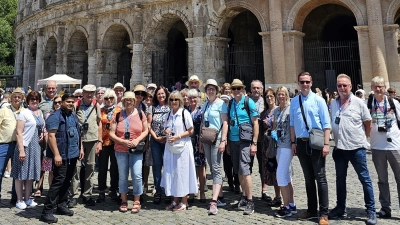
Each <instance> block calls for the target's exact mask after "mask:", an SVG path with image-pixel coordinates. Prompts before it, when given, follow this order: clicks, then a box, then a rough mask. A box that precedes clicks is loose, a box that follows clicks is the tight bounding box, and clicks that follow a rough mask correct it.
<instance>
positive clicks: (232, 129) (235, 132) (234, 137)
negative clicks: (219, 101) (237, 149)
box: [228, 95, 258, 141]
mask: <svg viewBox="0 0 400 225" xmlns="http://www.w3.org/2000/svg"><path fill="white" fill-rule="evenodd" d="M245 98H246V96H245V95H242V99H240V101H239V102H238V103H237V102H236V100H235V99H233V102H232V105H231V108H230V110H229V112H228V113H229V116H230V120H231V121H232V120H234V121H235V125H234V126H231V122H230V121H228V123H229V140H230V141H240V138H239V126H238V125H239V124H242V123H250V124H251V125H253V123H252V122H251V118H250V117H249V115H248V114H247V111H246V108H245V106H244V99H245ZM235 109H236V111H235ZM249 110H250V116H251V117H258V111H257V107H256V104H255V103H254V101H253V100H252V99H251V98H249ZM236 113H237V118H236ZM238 119H239V121H238Z"/></svg>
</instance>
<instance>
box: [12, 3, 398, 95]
mask: <svg viewBox="0 0 400 225" xmlns="http://www.w3.org/2000/svg"><path fill="white" fill-rule="evenodd" d="M399 7H400V0H380V1H376V0H108V1H104V0H20V1H19V5H18V18H17V24H16V26H15V35H16V38H17V48H16V49H17V52H16V60H15V74H16V75H22V76H23V86H25V87H26V86H28V85H31V86H36V85H35V84H36V83H37V80H38V79H42V78H46V77H49V76H51V75H53V74H55V73H66V74H68V75H70V76H72V77H75V78H81V79H83V83H84V84H85V83H92V84H95V85H98V86H111V85H113V84H114V83H115V82H117V81H120V82H123V83H124V85H125V86H127V87H128V88H129V87H130V88H132V87H133V85H135V84H137V83H147V82H151V81H153V82H156V83H165V84H168V83H173V82H176V81H178V80H181V81H184V80H186V79H187V76H188V75H191V74H197V75H198V76H199V77H200V78H202V79H203V80H205V79H207V78H216V79H217V81H218V82H219V83H222V82H224V81H225V80H227V81H229V82H230V81H231V80H229V79H230V78H232V77H234V76H235V75H236V73H240V74H241V76H242V77H241V78H242V79H245V80H246V79H250V77H251V76H247V75H246V73H249V74H251V73H253V72H252V71H253V70H254V71H255V72H254V74H260V73H261V74H262V76H261V79H263V80H264V81H265V82H266V84H267V85H268V86H272V87H276V86H278V85H286V86H289V87H291V88H296V87H297V85H296V80H297V74H298V73H299V72H301V71H304V70H305V69H308V68H310V69H311V70H312V69H313V68H314V67H315V68H317V66H314V65H316V64H315V63H314V64H310V63H309V61H307V60H306V59H305V54H306V52H305V50H306V49H305V48H304V46H305V43H306V42H308V41H332V40H330V36H332V35H337V34H338V33H339V34H340V28H341V27H343V26H344V25H343V24H345V25H346V23H348V22H346V21H345V19H342V20H343V21H345V22H343V21H342V22H340V20H337V21H336V22H335V23H334V24H333V25H332V23H331V21H333V20H335V19H337V18H339V17H340V18H352V19H354V24H353V25H354V26H353V25H351V27H354V29H355V32H354V30H352V31H349V32H347V31H346V32H343V35H344V36H345V35H347V34H346V33H352V32H354V35H353V36H355V40H356V41H357V43H358V46H357V48H359V52H358V51H357V55H359V56H357V59H356V61H357V60H358V61H359V62H358V64H359V65H360V68H359V69H357V68H355V69H354V70H353V71H356V72H355V73H359V75H357V76H354V77H355V81H353V82H354V83H360V82H362V83H363V84H364V85H365V89H366V90H369V83H370V80H371V78H372V77H373V76H376V75H381V76H383V77H385V78H386V80H387V81H388V82H390V85H392V86H397V88H400V76H399V70H400V68H399V56H398V50H397V48H398V39H399V38H398V31H397V30H398V25H397V24H396V22H398V21H397V20H398V19H399ZM340 18H339V19H340ZM338 21H339V22H338ZM257 22H258V23H257ZM341 24H342V25H343V26H342V25H341ZM327 26H333V27H334V28H335V29H336V28H337V29H338V32H336V34H335V33H332V32H331V33H329V31H326V30H324V27H327ZM346 26H348V25H346ZM343 35H341V36H343ZM349 35H350V34H349ZM341 36H338V37H335V38H334V40H333V41H337V40H347V39H346V38H347V37H341ZM352 38H353V39H354V37H352ZM352 38H350V39H352ZM242 45H246V46H260V47H259V48H260V52H262V54H261V55H256V54H255V58H254V59H249V57H248V54H247V53H245V51H243V54H242V56H243V55H244V56H245V58H246V59H243V57H242V58H240V55H241V53H239V54H236V55H235V56H234V57H232V58H227V57H229V54H227V51H228V48H231V50H229V51H228V52H230V53H235V52H234V51H236V53H238V50H234V48H233V47H236V46H242ZM236 49H239V48H238V47H237V48H236ZM242 49H244V48H242ZM255 52H257V51H255ZM246 54H247V55H246ZM307 54H309V53H307ZM311 56H312V54H311ZM239 58H240V59H239ZM231 59H232V60H233V61H234V62H231V61H232V60H231ZM352 60H353V59H352ZM254 61H260V63H258V67H257V66H253V64H252V63H254ZM326 62H328V63H329V62H330V63H331V64H332V65H333V63H335V62H333V61H332V60H330V61H329V60H327V61H326ZM326 62H325V63H326ZM249 65H250V67H243V71H241V72H237V70H238V68H241V66H249ZM349 65H350V64H348V65H347V64H346V65H344V67H349ZM354 65H356V64H354ZM230 68H234V69H230ZM321 68H322V69H321V71H328V70H329V69H327V67H326V66H325V67H323V66H322V67H321ZM338 68H340V67H338ZM228 70H229V71H230V72H229V73H231V76H230V77H229V76H227V74H228V73H227V71H228ZM240 70H242V69H240ZM330 70H331V71H333V72H334V73H340V72H343V71H345V70H343V71H342V69H332V68H330ZM257 71H258V72H257ZM260 71H261V72H260ZM310 72H311V73H313V72H312V71H310ZM328 72H329V71H328ZM328 72H325V74H324V73H321V74H315V76H316V78H315V79H316V80H315V82H314V86H319V87H325V86H327V83H328V80H327V78H326V77H325V75H326V74H327V73H328ZM160 74H161V75H160ZM165 74H167V75H165ZM336 75H337V74H336ZM252 78H254V77H252ZM357 79H359V80H357ZM358 81H360V82H358ZM245 82H246V83H249V81H248V80H246V81H245Z"/></svg>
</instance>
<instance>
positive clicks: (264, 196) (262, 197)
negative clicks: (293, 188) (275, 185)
mask: <svg viewBox="0 0 400 225" xmlns="http://www.w3.org/2000/svg"><path fill="white" fill-rule="evenodd" d="M261 199H262V200H264V201H266V202H271V201H272V198H271V196H269V195H268V194H267V193H266V192H263V193H262V194H261Z"/></svg>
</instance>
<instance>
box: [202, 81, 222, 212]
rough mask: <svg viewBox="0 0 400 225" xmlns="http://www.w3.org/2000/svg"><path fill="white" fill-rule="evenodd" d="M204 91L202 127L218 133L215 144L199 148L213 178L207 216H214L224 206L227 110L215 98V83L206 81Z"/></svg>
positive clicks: (216, 88) (220, 101)
mask: <svg viewBox="0 0 400 225" xmlns="http://www.w3.org/2000/svg"><path fill="white" fill-rule="evenodd" d="M204 89H205V90H206V93H207V96H208V102H206V103H205V106H204V107H203V123H202V127H209V128H213V129H215V130H217V131H218V133H217V136H216V142H215V143H212V144H209V143H200V146H203V149H204V153H205V155H206V157H207V162H208V164H209V165H210V170H211V175H212V178H213V188H212V190H213V193H212V200H211V202H210V208H209V211H208V214H210V215H216V214H217V213H218V209H217V207H218V206H225V205H226V202H225V200H224V197H223V194H222V159H223V152H224V151H225V146H226V144H227V133H228V108H227V106H226V104H225V102H224V101H223V100H221V99H220V98H218V97H217V93H218V89H219V86H218V84H217V81H215V80H214V79H208V80H207V82H206V84H205V87H204Z"/></svg>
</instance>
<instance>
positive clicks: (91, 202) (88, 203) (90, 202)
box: [83, 197, 96, 206]
mask: <svg viewBox="0 0 400 225" xmlns="http://www.w3.org/2000/svg"><path fill="white" fill-rule="evenodd" d="M83 203H84V204H85V205H86V206H95V205H96V202H95V201H94V200H93V198H92V197H87V198H83Z"/></svg>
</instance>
